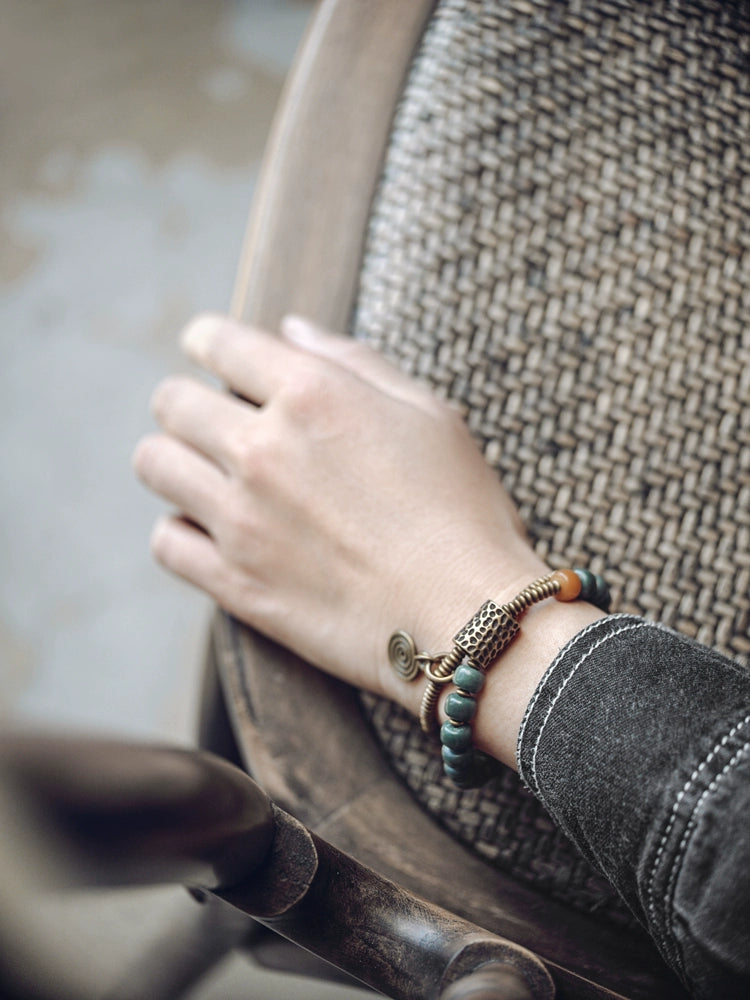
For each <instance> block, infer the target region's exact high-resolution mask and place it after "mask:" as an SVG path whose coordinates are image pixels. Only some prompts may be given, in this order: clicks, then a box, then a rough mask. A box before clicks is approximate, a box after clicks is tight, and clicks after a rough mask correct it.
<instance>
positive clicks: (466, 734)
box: [440, 722, 472, 751]
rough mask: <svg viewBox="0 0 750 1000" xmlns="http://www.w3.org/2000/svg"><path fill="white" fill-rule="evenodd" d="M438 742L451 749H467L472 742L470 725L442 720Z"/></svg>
mask: <svg viewBox="0 0 750 1000" xmlns="http://www.w3.org/2000/svg"><path fill="white" fill-rule="evenodd" d="M440 742H441V743H442V744H443V746H444V747H450V748H451V750H458V751H461V750H468V749H469V748H470V746H471V744H472V736H471V726H468V725H466V723H465V722H464V723H461V724H460V725H457V724H456V723H455V722H444V723H443V724H442V726H441V727H440Z"/></svg>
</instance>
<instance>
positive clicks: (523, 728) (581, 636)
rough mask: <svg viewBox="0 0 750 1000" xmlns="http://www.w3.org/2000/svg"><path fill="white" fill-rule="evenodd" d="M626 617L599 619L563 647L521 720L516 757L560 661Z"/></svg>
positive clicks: (610, 616) (518, 755)
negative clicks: (590, 636) (594, 633)
mask: <svg viewBox="0 0 750 1000" xmlns="http://www.w3.org/2000/svg"><path fill="white" fill-rule="evenodd" d="M626 617H627V618H630V615H609V616H608V617H607V618H599V619H597V620H596V621H595V622H591V624H590V625H587V626H586V627H585V628H584V629H582V630H581V631H580V632H578V633H577V634H576V635H575V636H574V637H573V638H572V639H571V640H570V641H569V642H567V643H566V644H565V645H564V646H563V648H562V649H561V650H560V652H559V653H558V654H557V656H556V657H555V658H554V660H553V661H552V663H551V664H550V666H549V669H548V670H547V672H546V673H545V675H544V676H543V677H542V679H541V680H540V681H539V684H538V685H537V687H536V690H535V691H534V694H533V695H532V697H531V701H530V702H529V704H528V705H527V706H526V711H525V712H524V713H523V719H522V720H521V728H520V729H519V730H518V744H517V747H518V751H519V752H517V754H516V756H517V757H518V758H519V759H520V756H521V755H520V748H521V743H522V742H523V736H524V733H525V732H526V723H527V722H528V721H529V718H530V716H531V713H532V712H533V710H534V706H535V705H536V703H537V701H538V700H539V696H540V694H541V692H542V691H543V690H544V688H545V687H546V685H547V682H548V681H549V679H550V678H551V677H552V676H553V674H554V673H555V669H556V667H557V664H558V663H559V662H560V660H561V659H562V658H563V656H565V654H566V653H567V652H568V650H569V649H570V648H571V647H572V646H573V645H578V643H580V642H581V641H582V640H583V639H585V638H586V636H587V635H588V634H589V633H590V632H591V631H592V630H593V629H598V628H601V627H602V626H604V625H609V624H611V623H612V621H613V620H617V619H619V618H626Z"/></svg>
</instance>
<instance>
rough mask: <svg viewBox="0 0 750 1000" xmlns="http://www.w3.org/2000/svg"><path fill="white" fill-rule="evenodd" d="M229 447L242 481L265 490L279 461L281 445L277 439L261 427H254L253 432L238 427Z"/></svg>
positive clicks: (250, 486)
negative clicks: (264, 431)
mask: <svg viewBox="0 0 750 1000" xmlns="http://www.w3.org/2000/svg"><path fill="white" fill-rule="evenodd" d="M229 447H230V449H231V453H232V456H233V461H234V466H235V468H236V470H237V475H238V477H239V480H240V482H241V483H242V484H244V485H245V486H247V487H249V488H250V489H252V490H258V491H263V489H264V487H265V485H266V484H268V483H269V482H270V481H271V478H272V474H273V469H274V467H275V466H276V464H277V461H278V455H279V452H280V447H279V444H278V442H277V441H276V439H275V438H274V437H273V436H271V435H269V434H267V433H263V432H262V429H261V428H260V427H257V428H254V432H253V433H250V432H248V431H247V429H245V430H244V431H241V430H239V429H238V431H237V433H236V434H235V435H234V438H233V440H232V442H231V443H230V445H229Z"/></svg>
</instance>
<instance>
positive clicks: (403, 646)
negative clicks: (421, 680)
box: [388, 631, 419, 681]
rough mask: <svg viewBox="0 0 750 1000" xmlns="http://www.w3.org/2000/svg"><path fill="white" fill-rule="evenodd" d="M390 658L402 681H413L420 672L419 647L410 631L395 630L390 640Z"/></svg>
mask: <svg viewBox="0 0 750 1000" xmlns="http://www.w3.org/2000/svg"><path fill="white" fill-rule="evenodd" d="M388 660H389V661H390V664H391V667H392V668H393V670H394V672H395V673H396V674H397V675H398V676H399V677H400V678H401V680H402V681H413V680H414V678H415V677H416V676H417V674H418V673H419V662H418V660H417V647H416V646H415V644H414V640H413V639H412V637H411V636H410V635H409V633H408V632H403V631H398V632H394V633H393V635H392V636H391V638H390V639H389V640H388Z"/></svg>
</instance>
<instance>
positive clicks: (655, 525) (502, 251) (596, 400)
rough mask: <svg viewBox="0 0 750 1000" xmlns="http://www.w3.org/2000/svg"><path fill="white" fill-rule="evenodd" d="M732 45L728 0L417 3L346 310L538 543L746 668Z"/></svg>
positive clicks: (749, 261)
mask: <svg viewBox="0 0 750 1000" xmlns="http://www.w3.org/2000/svg"><path fill="white" fill-rule="evenodd" d="M749 54H750V19H749V17H748V8H747V5H744V4H729V3H690V2H679V0H675V2H672V3H662V2H653V3H652V2H646V3H615V2H603V3H590V2H587V0H580V2H575V3H574V2H562V0H554V2H533V0H516V2H510V0H509V2H499V0H442V2H440V3H438V5H437V7H436V11H435V15H434V18H433V20H432V22H431V25H430V27H429V29H428V32H427V34H426V36H425V38H424V39H423V43H422V46H421V49H420V52H419V53H418V55H417V58H416V60H415V63H414V65H413V68H412V72H411V74H410V78H409V80H408V81H407V84H406V87H405V91H404V95H403V99H402V102H401V105H400V107H399V109H398V112H397V115H396V118H395V121H394V128H393V134H392V139H391V143H390V147H389V150H388V153H387V157H386V160H385V163H384V170H383V176H382V182H381V185H380V188H379V191H378V194H377V197H376V201H375V204H374V206H373V213H372V219H371V226H370V231H369V234H368V238H367V243H366V247H365V258H364V267H363V272H362V277H361V287H360V290H359V296H358V301H357V305H356V309H355V314H354V316H353V325H352V332H353V333H354V335H355V336H357V337H359V338H361V339H363V340H366V341H368V342H369V343H371V344H373V345H374V346H376V347H377V348H378V349H380V350H381V351H383V352H384V353H385V354H386V355H387V356H389V357H390V358H391V359H393V360H394V361H395V362H397V363H398V364H399V365H400V366H401V367H402V368H403V369H405V370H406V371H408V372H410V373H412V374H414V375H416V376H417V377H419V378H421V379H423V380H426V381H427V382H429V383H430V384H432V385H433V386H434V387H435V389H436V390H437V392H438V393H439V394H441V395H443V396H445V397H450V398H451V399H453V400H455V401H457V402H459V403H460V404H462V405H463V407H464V408H465V413H466V417H467V420H468V422H469V426H470V427H471V429H472V431H473V433H474V434H475V436H476V439H477V441H478V442H479V444H480V446H481V447H482V449H483V451H484V454H485V456H486V458H487V460H488V461H489V462H490V463H491V464H492V465H493V466H494V467H495V468H496V469H497V470H498V473H499V475H500V476H501V478H502V480H503V482H504V483H505V485H506V486H507V488H508V489H509V491H510V492H511V494H512V495H513V497H514V498H515V500H516V502H517V504H518V506H519V508H520V511H521V515H522V517H523V519H524V521H525V523H526V524H527V525H528V526H529V529H530V532H531V535H532V537H533V539H534V542H535V545H536V548H537V550H538V551H539V553H540V554H541V555H542V556H543V557H544V558H545V559H546V560H547V561H548V562H549V563H550V565H552V566H553V567H557V566H562V565H571V564H573V565H583V566H588V567H589V568H591V569H592V570H594V571H596V572H600V573H602V574H604V576H605V577H606V579H607V581H608V582H609V584H610V587H611V590H612V593H613V598H614V602H613V607H614V609H615V610H618V611H627V612H634V613H637V614H642V615H645V616H646V617H649V618H654V619H657V620H659V621H661V622H663V623H665V624H667V625H670V626H672V627H674V628H677V629H679V630H680V631H682V632H684V633H687V634H688V635H691V636H694V637H696V638H697V639H698V640H699V641H701V642H703V643H706V644H708V645H712V646H715V647H717V648H718V649H720V650H722V651H723V652H725V653H727V654H729V655H731V656H733V657H735V658H737V659H738V660H740V661H741V662H744V663H747V662H748V659H750V637H749V636H748V612H749V609H750V586H749V584H750V406H748V403H749V402H750V364H749V362H750V322H749V319H750V234H749V231H748V222H747V220H748V218H749V217H750V170H749V169H748V168H749V167H750V161H749V159H748V155H749V150H750V146H749V145H748V134H749V126H750V87H749V86H748V79H749V71H748V58H749ZM446 471H447V470H446ZM487 596H488V597H491V596H492V595H490V594H488V595H487ZM455 624H456V623H450V622H446V630H447V631H446V635H450V634H451V629H452V628H454V626H455ZM397 626H398V623H397V622H395V623H394V627H397ZM365 705H366V709H367V712H368V715H369V717H370V718H371V720H372V723H373V725H374V727H375V730H376V732H377V734H378V738H379V739H380V740H381V742H382V744H383V746H384V748H385V750H386V752H387V754H388V756H389V757H390V759H391V761H392V763H393V766H394V768H395V769H396V771H397V772H398V773H399V774H400V775H401V777H402V778H403V779H404V780H405V781H406V782H407V784H408V785H409V786H410V787H411V789H412V791H413V793H414V794H415V795H416V797H417V798H418V799H419V800H420V802H422V803H423V805H424V806H425V807H426V808H427V809H428V810H430V812H431V813H432V814H433V815H434V816H435V817H436V818H437V819H438V820H439V821H440V822H441V823H443V824H444V825H445V826H446V827H448V828H449V829H450V830H451V831H452V832H453V833H454V835H455V836H457V837H458V838H460V839H461V840H463V841H464V842H466V843H467V844H469V845H471V846H472V848H473V849H474V850H475V851H477V852H478V853H479V854H480V855H482V856H483V857H485V858H487V859H488V860H489V861H490V862H492V863H493V864H496V865H498V866H500V867H502V868H504V869H505V870H507V871H510V872H512V873H513V874H515V875H516V876H517V877H519V878H522V879H524V880H526V881H530V882H532V883H533V884H535V885H537V886H538V887H540V888H542V889H544V890H545V891H547V892H549V893H551V894H552V895H554V896H556V897H559V898H561V899H563V900H565V901H566V902H567V903H569V904H572V905H574V906H577V907H580V908H583V909H586V910H596V911H598V912H600V913H602V914H605V915H607V916H609V917H610V918H611V919H613V920H618V921H619V920H625V919H627V918H626V916H625V914H624V910H623V909H622V908H621V906H620V904H619V903H618V902H617V900H616V899H615V898H614V896H613V894H612V892H611V891H610V890H609V888H608V886H607V884H606V883H605V882H604V881H603V880H602V879H600V878H599V877H598V876H597V875H596V874H595V873H594V872H593V871H592V870H591V869H590V868H589V867H588V866H587V865H586V864H585V862H584V861H583V860H582V859H581V858H580V857H579V856H578V854H577V852H576V851H575V849H574V848H573V847H572V845H570V844H569V843H568V842H567V841H566V840H565V838H564V837H563V836H562V835H561V834H560V833H559V832H557V831H556V830H555V828H554V826H553V824H552V823H551V821H550V820H549V818H548V817H547V815H546V814H545V812H544V811H543V810H542V808H541V807H540V806H539V805H538V804H537V803H536V801H535V800H533V799H532V798H531V797H530V796H529V795H527V794H526V793H525V791H524V790H523V789H522V788H521V787H520V785H519V782H518V779H517V778H516V776H515V774H513V773H512V772H510V771H508V772H507V774H505V775H503V776H502V777H501V778H500V779H498V780H497V781H496V782H495V783H494V784H493V785H492V786H489V787H488V788H485V789H483V790H481V791H478V792H477V791H472V792H464V793H460V792H458V791H456V790H455V789H454V788H453V787H452V786H451V785H450V783H449V782H447V781H446V780H445V779H444V778H443V777H442V775H441V769H440V762H439V754H438V752H437V750H436V747H435V745H434V744H433V743H432V742H431V741H429V740H426V739H425V738H424V737H423V736H422V735H421V733H420V732H419V729H418V727H417V726H416V725H415V723H414V722H413V720H411V719H410V718H409V717H408V716H406V714H405V713H402V712H401V711H399V710H398V709H395V708H394V707H393V706H391V705H390V704H386V703H383V702H379V701H377V700H374V699H371V698H365Z"/></svg>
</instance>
